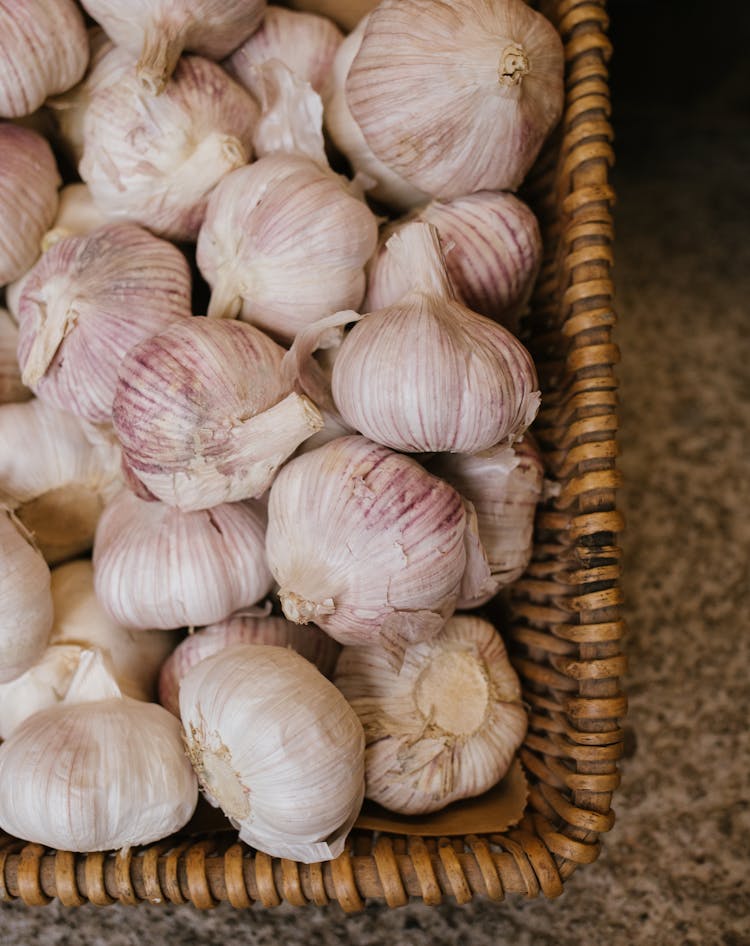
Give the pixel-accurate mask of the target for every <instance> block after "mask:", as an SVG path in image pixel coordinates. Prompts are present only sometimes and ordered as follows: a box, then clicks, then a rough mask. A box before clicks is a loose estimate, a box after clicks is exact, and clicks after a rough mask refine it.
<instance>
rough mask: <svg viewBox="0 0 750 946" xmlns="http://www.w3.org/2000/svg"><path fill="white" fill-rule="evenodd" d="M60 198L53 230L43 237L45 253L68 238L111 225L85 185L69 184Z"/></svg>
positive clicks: (61, 192) (62, 191) (43, 250)
mask: <svg viewBox="0 0 750 946" xmlns="http://www.w3.org/2000/svg"><path fill="white" fill-rule="evenodd" d="M59 196H60V202H59V205H58V208H57V216H56V217H55V219H54V222H53V224H52V228H51V229H50V230H48V231H47V232H46V233H45V234H44V236H43V237H42V242H41V248H42V252H43V253H46V252H47V250H49V249H50V248H51V247H53V246H54V245H55V243H59V242H60V240H64V239H65V238H66V237H69V236H83V235H84V234H86V233H91V231H92V230H97V229H98V228H99V227H103V226H105V225H106V224H107V223H109V221H108V220H107V217H106V216H105V215H104V214H103V213H102V212H101V210H100V209H99V208H98V207H97V206H96V204H95V203H94V198H93V197H92V196H91V192H90V191H89V189H88V187H86V185H85V184H67V185H66V186H65V187H63V189H62V190H61V191H60V195H59Z"/></svg>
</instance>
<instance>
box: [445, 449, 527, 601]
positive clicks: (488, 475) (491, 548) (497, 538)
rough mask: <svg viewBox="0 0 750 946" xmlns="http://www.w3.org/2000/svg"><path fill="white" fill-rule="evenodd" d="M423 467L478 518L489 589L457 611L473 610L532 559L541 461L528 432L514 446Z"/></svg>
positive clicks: (447, 456) (449, 457)
mask: <svg viewBox="0 0 750 946" xmlns="http://www.w3.org/2000/svg"><path fill="white" fill-rule="evenodd" d="M427 468H428V469H429V470H430V472H432V473H434V474H435V475H436V476H439V477H441V478H442V479H444V480H446V481H447V482H448V483H450V484H451V485H452V486H454V487H455V488H456V489H457V490H458V492H459V493H460V494H461V495H462V496H463V497H464V498H465V499H468V500H469V501H470V502H471V503H472V504H473V506H474V508H475V510H476V514H477V528H478V530H479V538H480V540H481V543H482V546H483V548H484V550H485V553H486V555H487V561H488V563H489V566H490V572H491V575H492V581H493V587H491V588H490V589H489V590H488V593H487V594H484V595H481V596H480V597H479V598H478V599H475V600H464V601H461V602H460V604H459V607H462V608H469V607H477V606H479V605H480V604H483V603H484V602H485V601H487V600H488V598H490V597H491V596H492V595H493V594H494V593H495V592H496V591H498V590H499V589H500V588H505V587H506V586H507V585H509V584H511V583H512V582H514V581H516V579H517V578H520V576H521V575H522V574H523V573H524V572H525V571H526V568H527V566H528V564H529V561H530V559H531V552H532V548H533V535H534V514H535V512H536V507H537V503H538V502H539V499H540V498H541V494H542V484H543V481H544V467H543V465H542V458H541V455H540V453H539V450H538V449H537V447H536V445H535V444H534V441H533V439H532V438H531V436H530V435H529V434H526V436H524V437H523V439H522V440H519V441H517V442H516V443H514V444H513V446H509V445H508V444H500V445H498V446H495V447H490V449H489V450H483V451H481V452H480V453H475V454H473V455H471V456H470V455H468V454H461V453H451V454H448V453H445V454H439V455H437V456H435V457H433V458H432V459H430V460H429V461H428V463H427Z"/></svg>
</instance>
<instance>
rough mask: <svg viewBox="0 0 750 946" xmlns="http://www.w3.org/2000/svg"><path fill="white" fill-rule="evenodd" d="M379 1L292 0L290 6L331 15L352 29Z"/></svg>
mask: <svg viewBox="0 0 750 946" xmlns="http://www.w3.org/2000/svg"><path fill="white" fill-rule="evenodd" d="M377 3H378V0H291V4H290V6H292V7H294V9H295V10H309V11H311V12H312V13H319V14H322V15H323V16H330V18H331V19H332V20H334V21H335V22H336V23H338V24H339V26H341V27H342V28H343V29H345V30H351V29H353V28H354V27H355V26H356V24H357V23H358V22H359V20H361V19H362V17H363V16H365V15H366V14H367V13H369V12H370V10H372V9H373V7H375V6H377ZM269 9H271V8H270V7H269Z"/></svg>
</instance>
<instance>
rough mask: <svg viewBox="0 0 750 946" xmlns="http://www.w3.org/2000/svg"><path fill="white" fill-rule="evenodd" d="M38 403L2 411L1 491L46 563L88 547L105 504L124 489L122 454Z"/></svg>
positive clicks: (68, 417)
mask: <svg viewBox="0 0 750 946" xmlns="http://www.w3.org/2000/svg"><path fill="white" fill-rule="evenodd" d="M93 434H94V432H93V431H92V430H91V429H90V428H89V427H88V426H87V425H85V424H82V423H81V421H80V420H79V419H78V418H77V417H74V416H73V415H72V414H69V413H67V412H66V411H60V410H58V409H57V408H55V407H53V406H52V405H50V404H46V403H45V402H44V401H40V400H38V399H35V400H32V401H28V402H27V403H25V404H5V405H3V406H2V407H0V441H1V442H2V444H3V449H2V451H0V491H2V492H3V493H5V494H6V497H7V499H8V501H9V502H12V504H13V507H14V509H15V513H16V515H17V516H18V518H19V519H20V520H21V521H22V522H23V523H24V525H25V526H26V528H27V529H29V530H30V531H31V532H32V533H33V535H34V538H35V541H36V544H37V545H38V546H39V548H40V550H41V552H42V553H43V555H44V557H45V558H46V560H47V561H48V562H50V563H53V564H54V563H55V562H61V561H64V560H65V559H68V558H71V557H72V556H74V555H79V554H80V553H81V552H86V551H87V550H88V549H90V548H91V545H92V542H93V539H94V531H95V529H96V524H97V522H98V520H99V516H100V515H101V512H102V509H103V508H104V506H105V505H106V503H107V502H108V501H109V500H110V499H111V498H112V496H114V494H115V493H116V492H117V491H118V490H119V489H120V449H119V447H118V446H117V445H116V444H115V443H113V442H111V441H109V440H107V439H106V438H105V437H99V438H97V439H96V440H92V439H91V438H92V437H93Z"/></svg>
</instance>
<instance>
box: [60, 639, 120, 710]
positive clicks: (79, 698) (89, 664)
mask: <svg viewBox="0 0 750 946" xmlns="http://www.w3.org/2000/svg"><path fill="white" fill-rule="evenodd" d="M113 697H114V698H117V697H122V690H121V689H120V687H119V686H118V684H117V680H115V676H114V671H113V670H111V669H110V668H109V667H108V666H107V664H106V662H105V657H104V654H103V653H102V652H101V651H100V650H97V649H96V648H94V647H92V648H91V649H90V650H85V651H84V652H83V653H82V654H81V658H80V660H79V661H78V667H77V668H76V672H75V673H74V674H73V679H72V680H71V681H70V686H69V687H68V692H67V693H66V695H65V699H64V700H63V702H64V703H97V702H98V701H99V700H109V699H112V698H113Z"/></svg>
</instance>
